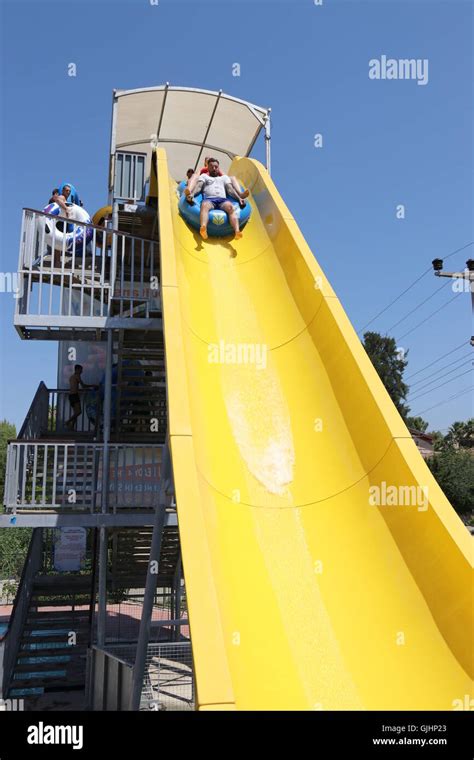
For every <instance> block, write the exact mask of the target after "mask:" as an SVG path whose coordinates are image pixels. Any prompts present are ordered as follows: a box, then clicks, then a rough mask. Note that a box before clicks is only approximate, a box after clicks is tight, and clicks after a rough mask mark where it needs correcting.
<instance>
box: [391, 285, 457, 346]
mask: <svg viewBox="0 0 474 760" xmlns="http://www.w3.org/2000/svg"><path fill="white" fill-rule="evenodd" d="M446 285H449V280H446V282H443V284H442V285H441V286H440V287H439V288H436V290H435V291H434V293H432V294H431V295H430V296H428V298H425V300H424V301H422V302H421V303H419V304H418V306H415V308H414V309H412V310H411V311H409V312H408V314H405V316H404V317H402V318H401V319H399V320H398V322H395V324H394V325H392V326H391V327H389V328H388V330H385V335H387V333H389V332H390V331H391V330H393V328H394V327H398V325H399V324H400V323H401V322H404V321H405V319H408V317H409V316H410V315H411V314H413V313H414V312H415V311H418V309H421V307H422V306H424V304H425V303H427V302H428V301H429V300H430V299H431V298H433V297H434V296H435V295H436V293H439V291H440V290H442V289H443V288H445V287H446Z"/></svg>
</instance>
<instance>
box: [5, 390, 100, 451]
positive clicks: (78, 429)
mask: <svg viewBox="0 0 474 760" xmlns="http://www.w3.org/2000/svg"><path fill="white" fill-rule="evenodd" d="M78 393H79V395H80V397H81V402H82V403H81V406H82V412H81V414H80V416H79V417H78V418H77V420H76V425H75V428H74V432H75V433H90V434H91V435H96V434H97V431H98V427H99V421H100V415H101V407H102V403H101V398H100V395H99V394H98V393H95V392H94V393H91V392H90V391H83V390H79V391H78ZM69 394H70V390H68V389H66V388H47V387H46V385H45V384H44V383H43V381H41V382H40V384H39V386H38V389H37V391H36V393H35V396H34V398H33V401H32V403H31V406H30V408H29V410H28V413H27V415H26V417H25V421H24V422H23V425H22V426H21V428H20V432H19V433H18V438H19V439H25V440H31V439H33V438H41V437H44V436H54V435H56V434H59V433H67V432H69V433H71V432H72V431H71V429H70V428H68V427H67V425H66V422H67V420H68V419H69V418H70V416H71V414H72V408H71V405H70V403H69ZM88 396H90V398H91V400H92V401H93V404H88Z"/></svg>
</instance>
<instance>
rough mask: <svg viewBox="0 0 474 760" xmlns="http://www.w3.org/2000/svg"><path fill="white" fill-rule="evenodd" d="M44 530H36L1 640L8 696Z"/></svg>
mask: <svg viewBox="0 0 474 760" xmlns="http://www.w3.org/2000/svg"><path fill="white" fill-rule="evenodd" d="M42 533H43V531H42V528H34V530H33V535H32V536H31V541H30V545H29V547H28V552H27V555H26V560H25V564H24V565H23V570H22V573H21V578H20V582H19V584H18V589H17V592H16V595H15V599H14V602H13V606H12V612H11V615H10V619H9V621H8V627H7V630H6V631H5V634H4V635H3V636H2V637H1V639H0V640H3V641H5V644H4V650H3V683H2V693H3V695H6V693H7V690H8V686H9V684H10V681H11V677H12V673H13V669H14V667H15V662H16V659H17V654H18V649H19V647H20V639H21V629H22V628H23V625H24V622H25V619H26V616H27V614H28V606H29V603H30V598H31V592H32V588H33V584H32V582H33V578H34V576H35V575H36V572H37V571H38V570H39V566H40V562H41V542H42Z"/></svg>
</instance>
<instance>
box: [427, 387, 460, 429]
mask: <svg viewBox="0 0 474 760" xmlns="http://www.w3.org/2000/svg"><path fill="white" fill-rule="evenodd" d="M473 391H474V388H473V387H472V386H471V387H470V388H464V390H462V391H459V393H455V394H454V396H450V397H449V398H447V399H445V401H441V402H440V403H439V404H433V406H429V407H428V408H427V409H422V410H421V412H417V414H414V415H413V417H421V415H422V414H426V412H431V410H432V409H437V408H438V407H439V406H444V404H447V403H448V402H449V401H454V399H455V398H461V396H465V395H466V393H472V392H473ZM446 429H448V428H446Z"/></svg>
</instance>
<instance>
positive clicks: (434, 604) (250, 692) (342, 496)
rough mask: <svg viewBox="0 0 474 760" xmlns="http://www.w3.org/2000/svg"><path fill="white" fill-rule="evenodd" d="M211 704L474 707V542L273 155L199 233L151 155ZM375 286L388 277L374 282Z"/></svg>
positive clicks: (178, 438)
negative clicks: (243, 209) (239, 221)
mask: <svg viewBox="0 0 474 760" xmlns="http://www.w3.org/2000/svg"><path fill="white" fill-rule="evenodd" d="M155 158H156V171H157V176H158V194H159V222H160V239H161V256H162V293H163V316H164V330H165V344H166V366H167V376H168V394H169V435H170V443H171V455H172V462H173V471H174V479H175V488H176V495H177V504H178V516H179V527H180V536H181V544H182V552H183V564H184V573H185V580H186V590H187V600H188V608H189V616H190V626H191V637H192V645H193V656H194V665H195V672H196V682H197V701H198V706H199V709H211V710H213V709H244V710H260V709H268V710H293V709H310V710H314V709H316V710H319V709H322V710H346V709H356V710H357V709H369V710H374V709H382V710H401V709H407V710H420V709H435V710H438V709H448V710H450V709H462V708H463V707H464V708H465V707H466V704H469V699H470V698H472V696H473V689H472V680H471V679H472V674H473V647H472V632H473V621H472V617H473V596H472V575H471V573H472V564H473V563H472V545H471V538H470V536H469V533H468V531H467V530H466V528H465V527H464V526H463V524H462V523H461V521H460V519H459V518H458V517H457V515H456V514H455V512H454V510H453V509H452V508H451V506H450V504H449V503H448V501H447V500H446V498H445V497H444V495H443V493H442V492H441V490H440V489H439V487H438V486H437V484H436V482H435V481H434V479H433V478H432V476H431V474H430V472H429V470H428V468H427V467H426V465H425V463H424V462H423V460H422V458H421V456H420V454H419V453H418V451H417V449H416V446H415V444H414V442H413V441H412V439H411V437H410V435H409V433H408V431H407V428H406V427H405V425H404V423H403V421H402V419H401V418H400V416H399V414H398V412H397V411H396V409H395V407H394V405H393V404H392V402H391V400H390V398H389V396H388V395H387V393H386V391H385V389H384V387H383V385H382V383H381V381H380V380H379V378H378V376H377V374H376V372H375V370H374V368H373V367H372V364H371V362H370V361H369V359H368V357H367V355H366V354H365V352H364V349H363V348H362V345H361V343H360V341H359V338H358V337H357V335H356V333H355V331H354V329H353V328H352V326H351V324H350V322H349V320H348V318H347V316H346V314H345V313H344V310H343V308H342V306H341V304H340V302H339V300H338V298H337V296H336V295H335V294H334V291H333V290H332V288H331V286H330V285H329V283H328V281H327V280H326V278H325V276H324V274H323V272H322V270H321V268H320V266H319V264H318V262H317V261H316V259H315V258H314V256H313V255H312V253H311V251H310V250H309V248H308V246H307V244H306V242H305V240H304V238H303V236H302V235H301V232H300V231H299V229H298V226H297V224H296V222H295V220H294V218H293V217H292V215H291V213H290V212H289V211H288V209H287V207H286V206H285V204H284V202H283V201H282V199H281V197H280V195H279V193H278V191H277V189H276V187H275V185H274V184H273V182H272V180H271V179H270V177H269V175H268V173H267V172H266V170H265V169H264V168H263V166H262V165H261V164H260V163H258V162H257V161H254V160H251V159H246V158H244V159H235V160H234V161H233V163H232V166H231V169H230V173H231V174H234V175H236V176H237V177H238V178H239V180H240V181H241V182H242V183H243V184H244V185H245V186H246V187H248V188H249V190H250V202H251V204H252V207H253V214H252V217H251V219H250V222H249V223H248V225H247V227H246V228H245V232H244V236H243V238H242V240H240V241H232V240H230V239H228V238H225V239H219V238H217V239H216V238H214V239H212V238H210V239H209V240H208V241H206V242H203V241H201V239H200V238H199V236H198V234H197V233H196V232H195V231H194V230H192V229H190V227H189V226H188V225H187V224H186V223H185V222H184V221H183V219H182V218H181V217H180V216H179V214H178V208H177V195H176V183H175V182H174V181H173V180H172V179H171V178H170V176H169V174H168V168H167V160H166V152H165V151H164V150H162V149H159V150H158V151H157V152H156V155H155ZM374 286H375V283H374Z"/></svg>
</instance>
